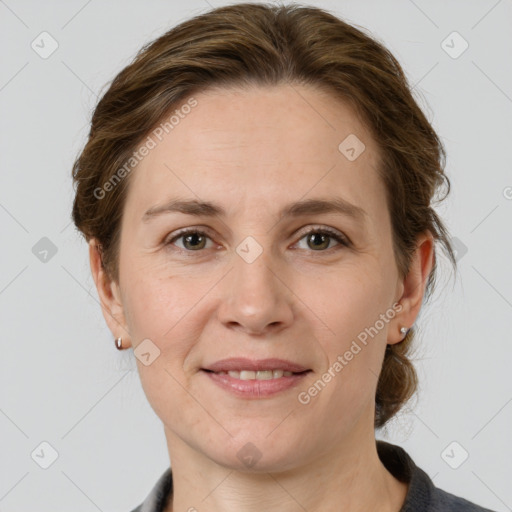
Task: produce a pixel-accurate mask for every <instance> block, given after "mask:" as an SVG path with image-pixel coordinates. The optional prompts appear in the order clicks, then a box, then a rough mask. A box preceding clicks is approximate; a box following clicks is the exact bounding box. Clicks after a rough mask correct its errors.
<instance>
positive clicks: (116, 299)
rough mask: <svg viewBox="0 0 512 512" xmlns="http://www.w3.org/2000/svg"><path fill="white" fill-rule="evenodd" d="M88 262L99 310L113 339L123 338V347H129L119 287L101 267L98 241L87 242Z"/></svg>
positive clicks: (129, 340)
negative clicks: (99, 305) (99, 306)
mask: <svg viewBox="0 0 512 512" xmlns="http://www.w3.org/2000/svg"><path fill="white" fill-rule="evenodd" d="M89 261H90V264H91V272H92V277H93V279H94V283H95V284H96V289H97V291H98V296H99V298H100V303H101V310H102V312H103V316H104V318H105V321H106V322H107V325H108V327H109V329H110V331H111V332H112V335H113V336H114V338H119V337H122V338H123V347H126V348H128V347H130V346H131V337H130V333H129V331H128V326H127V324H126V319H125V314H124V308H123V303H122V300H121V291H120V288H119V285H118V284H117V283H116V282H115V281H114V280H112V279H110V277H109V276H108V274H107V272H106V271H105V269H104V267H103V263H102V260H101V252H100V248H99V245H98V241H97V240H96V239H95V238H92V239H91V240H90V241H89Z"/></svg>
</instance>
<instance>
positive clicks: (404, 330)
mask: <svg viewBox="0 0 512 512" xmlns="http://www.w3.org/2000/svg"><path fill="white" fill-rule="evenodd" d="M400 332H401V333H402V334H404V335H405V334H407V333H408V332H409V329H407V327H401V328H400Z"/></svg>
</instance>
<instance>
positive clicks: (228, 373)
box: [201, 357, 312, 399]
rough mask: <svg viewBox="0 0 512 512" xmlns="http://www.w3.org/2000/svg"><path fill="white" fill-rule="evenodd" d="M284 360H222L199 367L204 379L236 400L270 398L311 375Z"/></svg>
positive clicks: (300, 366)
mask: <svg viewBox="0 0 512 512" xmlns="http://www.w3.org/2000/svg"><path fill="white" fill-rule="evenodd" d="M311 372H312V370H311V369H310V368H306V367H305V366H302V365H300V364H298V363H294V362H292V361H289V360H286V359H276V358H273V359H260V360H255V359H247V358H243V357H238V358H236V357H235V358H230V359H223V360H221V361H217V362H216V363H213V364H209V365H208V366H206V367H204V368H201V373H202V374H203V375H205V376H206V377H208V380H209V381H210V382H212V383H213V384H215V385H216V386H218V387H220V388H221V389H223V390H224V391H228V392H229V393H230V394H233V395H235V396H237V397H239V398H244V399H262V398H270V397H272V396H274V395H277V394H280V393H282V392H285V391H287V390H291V389H292V388H294V387H296V386H298V385H299V383H300V382H302V381H303V379H304V378H305V377H306V375H308V374H309V373H311Z"/></svg>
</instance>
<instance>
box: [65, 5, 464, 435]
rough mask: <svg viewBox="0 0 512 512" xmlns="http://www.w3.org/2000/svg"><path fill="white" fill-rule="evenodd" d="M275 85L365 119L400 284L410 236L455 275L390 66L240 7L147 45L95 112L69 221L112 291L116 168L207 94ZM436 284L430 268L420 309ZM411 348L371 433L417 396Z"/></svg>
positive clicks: (423, 138)
mask: <svg viewBox="0 0 512 512" xmlns="http://www.w3.org/2000/svg"><path fill="white" fill-rule="evenodd" d="M282 83H289V84H304V85H314V86H317V87H319V88H322V89H323V90H326V91H329V92H330V93H331V94H332V95H333V97H334V98H336V97H337V98H340V99H341V100H343V101H346V102H348V103H349V104H350V105H351V106H352V107H353V108H354V109H355V111H356V112H357V113H358V114H359V115H360V116H361V118H362V119H363V120H364V122H365V124H366V125H367V127H368V129H369V130H370V132H371V134H372V136H373V137H374V138H375V140H376V142H377V144H378V146H379V147H380V150H381V155H380V156H381V159H380V168H379V169H378V171H379V173H380V175H381V178H382V179H383V182H384V184H385V188H386V197H387V204H388V208H389V211H390V216H391V223H392V230H393V246H394V252H395V258H396V262H397V268H398V270H399V272H400V275H401V276H402V277H404V276H405V275H406V274H407V271H408V267H409V264H410V259H411V256H412V253H413V251H414V249H415V242H416V237H417V236H418V235H419V234H420V233H423V232H425V231H427V230H429V231H430V232H431V233H432V235H433V236H434V239H435V241H436V244H437V243H440V244H441V245H442V246H443V248H444V249H445V251H446V253H447V255H448V257H449V260H450V261H451V263H452V264H453V266H454V268H456V260H455V256H454V252H453V249H452V246H451V242H450V239H449V236H448V232H447V230H446V228H445V227H444V225H443V223H442V221H441V220H440V219H439V217H438V216H437V214H436V212H435V211H434V210H433V208H432V206H431V201H432V200H433V199H434V194H435V193H436V192H437V191H438V188H439V187H440V186H441V185H442V184H443V183H446V185H447V191H446V195H448V193H449V191H450V182H449V180H448V178H447V177H446V176H445V174H444V165H445V151H444V148H443V145H442V143H441V141H440V140H439V138H438V137H437V135H436V133H435V132H434V130H433V128H432V126H431V125H430V123H429V122H428V121H427V119H426V118H425V115H424V114H423V112H422V110H421V109H420V107H419V106H418V104H417V103H416V101H415V100H414V98H413V96H412V92H411V91H412V89H411V88H410V86H409V85H408V82H407V79H406V77H405V75H404V72H403V70H402V68H401V66H400V64H399V63H398V62H397V60H396V59H395V58H394V57H393V55H392V54H391V53H390V52H389V51H388V50H387V49H386V48H385V47H384V46H383V45H382V44H380V43H379V42H378V41H377V40H375V39H374V38H373V37H371V36H370V35H367V34H365V32H364V29H358V28H355V27H354V26H351V25H349V24H347V23H345V22H344V21H342V20H340V19H339V18H337V17H336V16H334V15H332V14H330V13H329V12H327V11H325V10H322V9H319V8H316V7H311V6H301V5H298V4H294V5H280V6H277V5H270V4H267V5H264V4H252V3H240V4H237V5H230V6H226V7H220V8H217V9H214V10H211V11H210V12H207V13H205V14H201V15H198V16H196V17H194V18H192V19H190V20H187V21H185V22H183V23H181V24H180V25H178V26H176V27H175V28H173V29H171V30H169V31H168V32H167V33H165V34H164V35H162V36H161V37H159V38H158V39H156V40H155V41H153V42H151V43H148V44H146V45H145V46H144V47H143V48H142V49H141V50H140V51H139V53H138V54H137V55H136V57H135V58H134V60H133V62H132V63H131V64H130V65H128V66H127V67H125V68H124V69H123V70H122V71H121V72H120V73H119V74H118V75H117V76H116V77H115V79H114V80H113V81H112V83H111V85H110V87H109V89H108V90H107V91H106V92H105V94H104V95H103V96H102V98H101V100H100V101H99V103H98V105H97V106H96V109H95V110H94V113H93V116H92V121H91V130H90V133H89V137H88V140H87V143H86V144H85V147H84V148H83V150H82V152H81V154H80V155H79V156H78V158H77V159H76V161H75V163H74V165H73V179H74V182H75V185H76V196H75V199H74V204H73V213H72V215H73V221H74V223H75V225H76V227H77V228H78V230H80V231H81V232H82V233H83V235H84V236H85V238H86V240H87V241H89V240H90V239H91V238H92V237H93V238H95V239H96V240H97V241H98V243H99V249H100V252H101V255H102V262H103V266H104V268H105V271H106V272H107V274H108V275H109V276H110V277H111V278H112V279H113V280H114V281H116V282H119V270H118V261H119V260H118V256H119V254H118V251H119V236H120V225H121V224H120V223H121V217H122V213H123V205H124V200H125V197H126V192H127V187H128V185H129V182H130V179H129V178H130V176H131V174H129V173H128V172H127V171H126V162H127V161H129V160H130V158H133V153H134V150H135V149H136V148H137V147H138V145H139V144H140V143H141V141H142V140H143V139H144V138H145V137H146V136H147V134H148V133H149V132H150V131H151V130H152V129H153V128H154V127H155V126H157V125H158V123H160V122H161V120H162V119H163V118H164V117H165V116H168V115H169V113H170V111H171V110H172V109H173V108H175V107H176V106H177V105H179V104H181V103H182V102H183V101H185V100H186V99H187V98H190V97H191V95H193V94H194V93H196V92H200V91H202V90H205V89H206V88H208V87H211V86H221V87H222V86H226V87H229V86H234V85H241V86H243V85H254V84H256V85H278V84H282ZM123 166H124V167H123ZM121 168H124V169H125V172H124V173H120V172H119V170H120V169H121ZM126 174H127V175H126ZM125 175H126V177H124V176H125ZM116 176H117V183H113V181H112V179H113V178H115V177H116ZM121 178H122V179H121ZM107 183H110V184H111V186H105V184H107ZM99 191H100V192H99ZM105 192H108V193H105ZM445 197H446V196H445ZM442 199H444V197H443V198H442ZM435 273H436V260H435V261H434V268H433V269H432V272H431V274H430V275H429V277H428V282H427V288H426V296H427V298H428V297H429V296H430V294H431V291H432V288H433V285H434V278H435ZM413 338H414V330H412V329H411V330H410V331H409V332H408V334H407V336H406V337H405V339H404V340H403V341H402V342H400V343H397V344H393V345H388V346H387V349H386V353H385V357H384V362H383V366H382V370H381V374H380V376H379V382H378V384H377V390H376V397H375V401H376V409H375V427H376V428H380V427H382V426H383V425H384V424H385V423H386V422H387V421H388V420H389V419H390V418H392V417H393V416H394V415H395V414H396V413H397V412H398V411H399V410H400V409H401V408H402V406H403V405H404V404H405V403H406V402H407V401H408V400H409V399H410V398H411V397H412V396H413V394H414V393H415V391H416V389H417V385H418V380H417V375H416V371H415V369H414V366H413V364H412V363H411V361H410V360H409V358H408V355H409V351H410V348H411V345H412V341H413Z"/></svg>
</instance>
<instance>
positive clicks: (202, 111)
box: [127, 84, 384, 218]
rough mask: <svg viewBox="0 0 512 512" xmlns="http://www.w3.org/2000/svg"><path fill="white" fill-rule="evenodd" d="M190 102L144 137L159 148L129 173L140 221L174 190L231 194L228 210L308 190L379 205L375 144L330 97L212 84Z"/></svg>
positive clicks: (284, 88) (299, 89) (197, 195)
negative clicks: (177, 114)
mask: <svg viewBox="0 0 512 512" xmlns="http://www.w3.org/2000/svg"><path fill="white" fill-rule="evenodd" d="M193 98H194V99H195V100H196V102H197V104H196V106H194V107H193V108H191V109H187V110H186V112H188V113H187V114H184V113H182V115H180V116H179V122H178V123H176V124H173V125H172V126H171V125H168V126H167V130H162V129H161V128H160V130H159V131H158V132H155V131H153V132H152V133H151V134H150V137H151V138H152V140H153V141H154V143H155V145H154V147H153V149H151V150H150V151H149V154H147V155H146V156H145V157H144V158H143V159H142V161H141V162H140V163H139V164H138V166H137V167H136V168H135V170H134V171H133V175H132V176H131V183H130V187H129V194H128V198H127V210H128V209H130V210H136V212H137V215H138V217H139V218H140V217H141V215H143V214H144V212H145V211H146V210H147V208H150V207H152V206H154V205H155V204H158V203H159V202H162V201H164V200H165V199H166V198H169V197H176V196H180V197H188V198H194V199H199V200H212V201H214V202H217V203H224V204H225V202H226V200H228V199H229V200H230V204H231V205H232V207H233V212H235V209H236V206H237V204H238V205H240V204H241V203H242V202H243V203H244V205H246V206H250V205H251V204H252V205H254V207H256V206H257V205H259V207H260V208H261V207H262V206H263V205H265V207H268V208H273V207H274V206H275V208H276V211H277V210H278V209H280V208H281V207H282V204H283V203H288V202H290V201H297V200H299V199H301V198H307V195H308V194H309V195H315V196H319V195H321V196H326V195H330V196H336V195H339V196H342V197H343V198H345V199H346V200H348V201H350V202H352V203H356V204H358V205H359V206H362V207H363V208H365V210H367V211H369V210H371V209H372V207H373V208H374V209H376V210H378V209H379V208H381V207H382V206H383V201H384V198H383V194H384V189H383V186H382V184H381V183H380V180H379V179H378V176H377V172H376V168H377V165H378V160H379V155H378V148H377V146H376V144H375V142H374V141H373V139H372V138H371V137H370V135H369V132H368V130H367V129H366V128H365V126H364V124H363V123H362V121H361V120H360V119H359V118H358V116H357V115H356V113H355V112H354V111H353V110H352V109H351V107H350V106H349V105H348V104H346V103H345V102H343V101H341V100H339V99H337V98H335V97H334V96H333V95H332V94H329V93H327V92H325V91H320V90H318V89H316V88H313V87H311V86H302V85H301V86H299V85H293V86H292V85H289V84H283V85H279V86H273V87H259V86H258V87H257V86H254V87H250V88H229V89H226V88H211V89H209V90H207V91H204V92H202V93H200V94H195V95H194V96H193ZM176 108H177V109H178V111H179V106H178V107H176ZM183 112H185V110H184V111H183ZM166 119H168V118H165V119H164V122H165V120H166ZM175 119H178V117H175ZM161 126H164V125H161ZM155 128H158V127H155ZM155 133H158V136H157V135H155ZM347 149H348V150H349V153H347V152H346V151H347ZM352 149H354V151H355V152H356V154H355V156H356V158H355V159H354V158H353V156H354V151H352V152H350V151H351V150H352ZM361 151H362V152H361ZM359 152H361V153H360V155H359V156H357V155H358V153H359ZM348 157H350V158H348ZM227 194H228V195H227ZM369 199H371V201H369ZM369 203H372V204H369ZM226 209H228V210H229V205H226ZM269 211H270V210H269ZM369 213H370V212H369ZM376 213H377V214H378V211H377V212H376Z"/></svg>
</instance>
